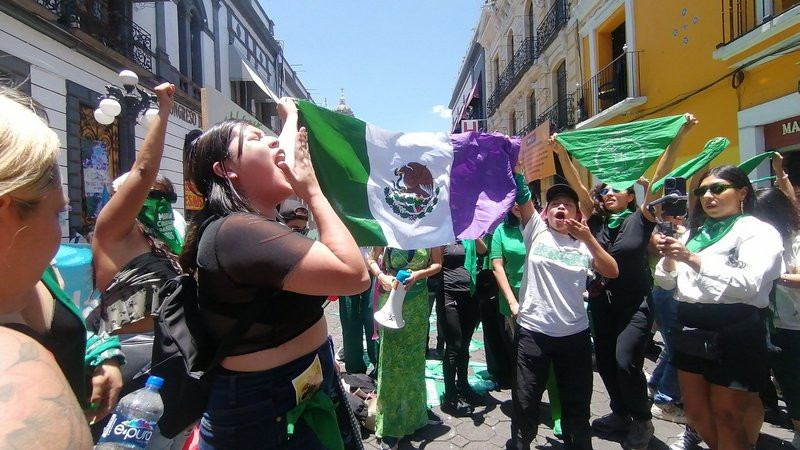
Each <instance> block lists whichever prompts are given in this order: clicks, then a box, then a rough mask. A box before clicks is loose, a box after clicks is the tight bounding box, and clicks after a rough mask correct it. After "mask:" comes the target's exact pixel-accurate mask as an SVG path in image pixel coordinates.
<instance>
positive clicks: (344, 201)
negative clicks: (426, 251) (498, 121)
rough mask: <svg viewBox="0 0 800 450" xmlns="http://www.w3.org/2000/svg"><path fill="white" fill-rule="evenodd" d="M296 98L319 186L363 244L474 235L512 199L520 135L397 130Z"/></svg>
mask: <svg viewBox="0 0 800 450" xmlns="http://www.w3.org/2000/svg"><path fill="white" fill-rule="evenodd" d="M297 105H298V109H299V111H300V121H301V124H302V125H303V126H305V127H306V129H307V130H308V139H309V148H310V152H311V161H312V163H313V165H314V170H315V171H316V174H317V178H318V179H319V183H320V186H321V187H322V190H323V192H324V193H325V196H326V197H327V198H328V200H329V201H330V202H331V205H333V208H334V209H335V210H336V212H337V213H338V214H339V217H341V218H342V220H343V221H344V223H345V225H346V226H347V227H348V229H349V230H350V232H351V233H352V234H353V237H355V239H356V242H358V244H359V245H360V246H373V245H374V246H378V245H380V246H390V247H395V248H400V249H404V250H412V249H417V248H427V247H435V246H439V245H444V244H449V243H452V242H455V240H456V239H476V238H478V237H480V236H481V235H483V234H484V233H486V232H488V231H491V230H493V229H494V228H495V227H496V226H497V224H498V223H500V221H501V220H502V218H503V216H504V215H505V213H506V212H507V211H508V210H509V209H510V208H511V206H512V204H513V203H514V199H515V196H516V185H515V183H514V179H513V176H512V168H513V167H514V165H515V164H516V161H517V156H518V153H519V139H517V138H509V137H507V136H504V135H502V134H499V133H493V134H486V133H476V132H472V133H464V134H456V135H448V134H445V133H397V132H393V131H387V130H384V129H381V128H378V127H376V126H374V125H371V124H368V123H366V122H364V121H361V120H358V119H356V118H353V117H349V116H345V115H343V114H339V113H336V112H333V111H330V110H328V109H325V108H320V107H318V106H316V105H314V104H312V103H309V102H306V101H298V102H297Z"/></svg>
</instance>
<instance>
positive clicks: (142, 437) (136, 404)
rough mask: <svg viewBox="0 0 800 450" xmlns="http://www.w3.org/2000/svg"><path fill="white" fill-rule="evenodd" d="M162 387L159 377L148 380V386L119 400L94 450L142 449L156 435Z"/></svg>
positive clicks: (162, 405) (161, 408) (161, 380)
mask: <svg viewBox="0 0 800 450" xmlns="http://www.w3.org/2000/svg"><path fill="white" fill-rule="evenodd" d="M163 385H164V380H163V379H162V378H159V377H153V376H151V377H149V378H148V379H147V384H146V385H145V386H144V387H143V388H141V389H139V390H138V391H134V392H131V393H130V394H128V395H126V396H125V397H123V398H122V400H120V401H119V403H118V404H117V409H115V410H114V414H113V415H112V416H111V419H110V420H109V421H108V424H107V425H106V427H105V428H104V429H103V434H102V436H100V440H99V441H98V442H97V445H96V446H95V447H94V448H95V450H105V449H111V450H113V449H130V448H136V449H144V448H147V443H148V442H150V438H152V437H153V433H155V432H156V424H157V423H158V419H160V418H161V414H163V413H164V403H163V402H162V401H161V396H160V395H158V390H159V389H160V388H161V386H163Z"/></svg>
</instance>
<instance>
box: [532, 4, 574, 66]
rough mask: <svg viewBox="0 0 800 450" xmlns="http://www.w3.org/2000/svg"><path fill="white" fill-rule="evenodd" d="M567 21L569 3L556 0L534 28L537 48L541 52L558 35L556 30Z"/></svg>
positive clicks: (562, 26)
mask: <svg viewBox="0 0 800 450" xmlns="http://www.w3.org/2000/svg"><path fill="white" fill-rule="evenodd" d="M568 21H569V3H567V0H556V2H555V4H553V6H552V7H551V8H550V11H548V12H547V14H546V15H545V16H544V19H542V23H541V24H539V27H538V28H536V43H537V44H538V47H537V50H538V52H539V53H540V54H541V53H542V52H543V51H544V50H545V49H546V48H547V46H548V45H550V44H551V43H552V42H553V41H554V40H555V39H556V36H558V32H559V31H560V30H561V29H562V28H564V25H566V24H567V22H568Z"/></svg>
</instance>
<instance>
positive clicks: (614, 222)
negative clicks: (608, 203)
mask: <svg viewBox="0 0 800 450" xmlns="http://www.w3.org/2000/svg"><path fill="white" fill-rule="evenodd" d="M631 214H633V211H631V210H630V209H627V208H626V209H624V210H623V211H621V212H618V213H616V214H610V215H609V216H608V220H607V221H606V225H608V228H612V229H614V228H619V226H620V225H622V222H625V218H626V217H628V216H630V215H631Z"/></svg>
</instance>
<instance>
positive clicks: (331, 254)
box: [278, 103, 369, 295]
mask: <svg viewBox="0 0 800 450" xmlns="http://www.w3.org/2000/svg"><path fill="white" fill-rule="evenodd" d="M291 105H292V106H294V103H292V104H291ZM289 114H290V115H291V114H294V115H295V116H296V115H297V109H296V108H294V109H293V110H290V111H289ZM296 120H297V119H296V118H295V119H294V122H293V123H297V122H296ZM290 123H292V122H290V121H287V124H290ZM296 141H297V144H296V147H295V164H294V167H289V166H288V165H287V163H286V162H285V160H283V161H279V162H278V167H279V168H280V169H281V170H282V171H283V173H284V175H286V179H287V180H289V183H290V184H291V185H292V187H293V188H294V191H295V193H296V194H297V195H298V196H299V197H300V198H302V199H303V200H305V201H306V203H308V205H309V208H310V209H311V213H312V214H314V220H315V221H316V223H317V228H318V229H319V241H318V242H315V243H314V244H313V245H312V246H311V248H310V249H309V251H308V253H307V254H306V256H305V257H303V259H301V260H300V262H299V263H298V264H297V266H296V267H295V269H294V270H293V271H292V273H291V274H290V275H289V277H288V278H287V280H286V282H285V283H284V289H286V290H289V291H293V292H300V293H304V294H309V295H322V294H327V295H353V294H358V293H360V292H364V291H365V290H366V289H367V288H368V287H369V275H368V274H367V267H366V264H365V262H364V258H363V257H362V256H361V250H360V249H359V248H358V245H357V244H356V241H355V239H353V236H352V235H351V234H350V231H349V230H348V229H347V228H346V227H345V226H344V223H342V220H341V219H340V218H339V216H337V215H336V213H335V212H334V211H333V208H332V207H331V204H330V203H329V202H328V199H327V198H325V196H324V195H323V194H322V190H321V189H320V187H319V183H318V182H317V177H316V175H315V174H314V168H313V166H312V165H311V157H310V155H309V153H308V135H307V134H306V130H305V128H301V129H300V132H299V133H298V134H297V140H296Z"/></svg>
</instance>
